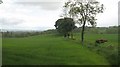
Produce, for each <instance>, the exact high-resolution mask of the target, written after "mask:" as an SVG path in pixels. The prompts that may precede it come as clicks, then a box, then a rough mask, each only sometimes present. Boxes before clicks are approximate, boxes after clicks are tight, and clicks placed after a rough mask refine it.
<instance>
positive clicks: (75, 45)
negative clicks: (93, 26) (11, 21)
mask: <svg viewBox="0 0 120 67" xmlns="http://www.w3.org/2000/svg"><path fill="white" fill-rule="evenodd" d="M117 37H118V35H117V34H85V45H87V43H94V41H95V40H96V39H99V38H105V39H107V40H108V42H107V43H105V44H102V45H103V47H105V46H108V45H113V46H115V47H117V45H118V38H117ZM75 38H76V40H71V39H65V38H63V37H61V36H57V35H54V34H44V35H38V36H30V37H24V38H3V45H2V49H3V62H2V63H3V65H109V64H110V63H109V62H108V60H107V59H106V58H105V57H104V55H101V54H98V53H97V52H95V51H91V50H89V49H88V48H87V47H85V46H82V45H81V43H80V34H75Z"/></svg>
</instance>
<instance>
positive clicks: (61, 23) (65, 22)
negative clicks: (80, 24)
mask: <svg viewBox="0 0 120 67" xmlns="http://www.w3.org/2000/svg"><path fill="white" fill-rule="evenodd" d="M55 27H56V29H57V30H58V32H59V33H61V34H64V35H66V34H69V33H70V32H72V30H73V29H74V28H75V27H76V26H75V22H74V21H73V19H72V18H61V19H58V20H57V21H56V23H55Z"/></svg>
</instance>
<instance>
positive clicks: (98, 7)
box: [55, 0, 104, 44]
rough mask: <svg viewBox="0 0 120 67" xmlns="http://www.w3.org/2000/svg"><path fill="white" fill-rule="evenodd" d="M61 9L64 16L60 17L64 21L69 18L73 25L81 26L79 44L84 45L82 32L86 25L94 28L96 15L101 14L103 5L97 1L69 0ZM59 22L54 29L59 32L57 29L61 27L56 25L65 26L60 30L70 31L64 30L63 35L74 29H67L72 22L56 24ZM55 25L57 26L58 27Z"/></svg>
mask: <svg viewBox="0 0 120 67" xmlns="http://www.w3.org/2000/svg"><path fill="white" fill-rule="evenodd" d="M63 8H64V14H63V15H62V17H64V20H65V19H66V18H69V19H70V18H71V19H73V21H74V23H75V24H76V23H77V24H79V25H80V26H82V31H81V42H82V44H83V43H84V31H85V26H86V24H88V25H92V26H94V27H95V26H96V20H97V19H96V18H95V17H96V15H97V14H98V13H103V10H104V5H103V4H100V3H99V2H98V1H93V2H89V0H88V1H86V2H80V1H79V0H69V1H68V2H66V3H65V5H64V6H63ZM59 20H60V19H58V20H57V21H56V24H55V27H56V29H58V31H59V28H60V27H62V26H61V25H58V23H61V24H66V27H62V28H65V29H66V28H70V29H71V30H69V31H67V30H66V31H65V33H66V32H67V33H68V32H72V31H73V29H74V28H73V27H69V24H70V23H71V22H73V21H64V23H63V22H61V21H60V22H58V21H59ZM68 22H70V23H68ZM56 25H58V27H57V26H56ZM73 26H74V25H73ZM62 32H64V31H62Z"/></svg>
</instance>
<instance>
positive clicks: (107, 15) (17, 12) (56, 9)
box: [0, 0, 119, 30]
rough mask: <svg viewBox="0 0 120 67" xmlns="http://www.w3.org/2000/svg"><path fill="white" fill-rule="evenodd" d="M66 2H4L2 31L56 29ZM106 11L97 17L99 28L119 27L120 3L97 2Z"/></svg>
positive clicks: (0, 12)
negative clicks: (56, 22)
mask: <svg viewBox="0 0 120 67" xmlns="http://www.w3.org/2000/svg"><path fill="white" fill-rule="evenodd" d="M64 1H65V0H3V4H0V29H23V30H46V29H54V24H55V21H56V20H57V19H59V18H60V15H61V13H62V6H63V4H64ZM97 1H99V2H100V3H101V4H104V5H105V8H106V9H105V11H104V13H102V14H99V15H98V16H97V19H98V20H97V26H102V27H103V26H112V25H118V1H119V0H97Z"/></svg>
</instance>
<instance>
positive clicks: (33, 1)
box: [15, 0, 63, 10]
mask: <svg viewBox="0 0 120 67" xmlns="http://www.w3.org/2000/svg"><path fill="white" fill-rule="evenodd" d="M15 3H16V4H19V5H24V6H39V7H40V8H41V9H44V10H57V9H59V8H60V7H61V6H62V4H63V2H62V1H61V0H24V1H21V0H19V1H18V0H16V1H15Z"/></svg>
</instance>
